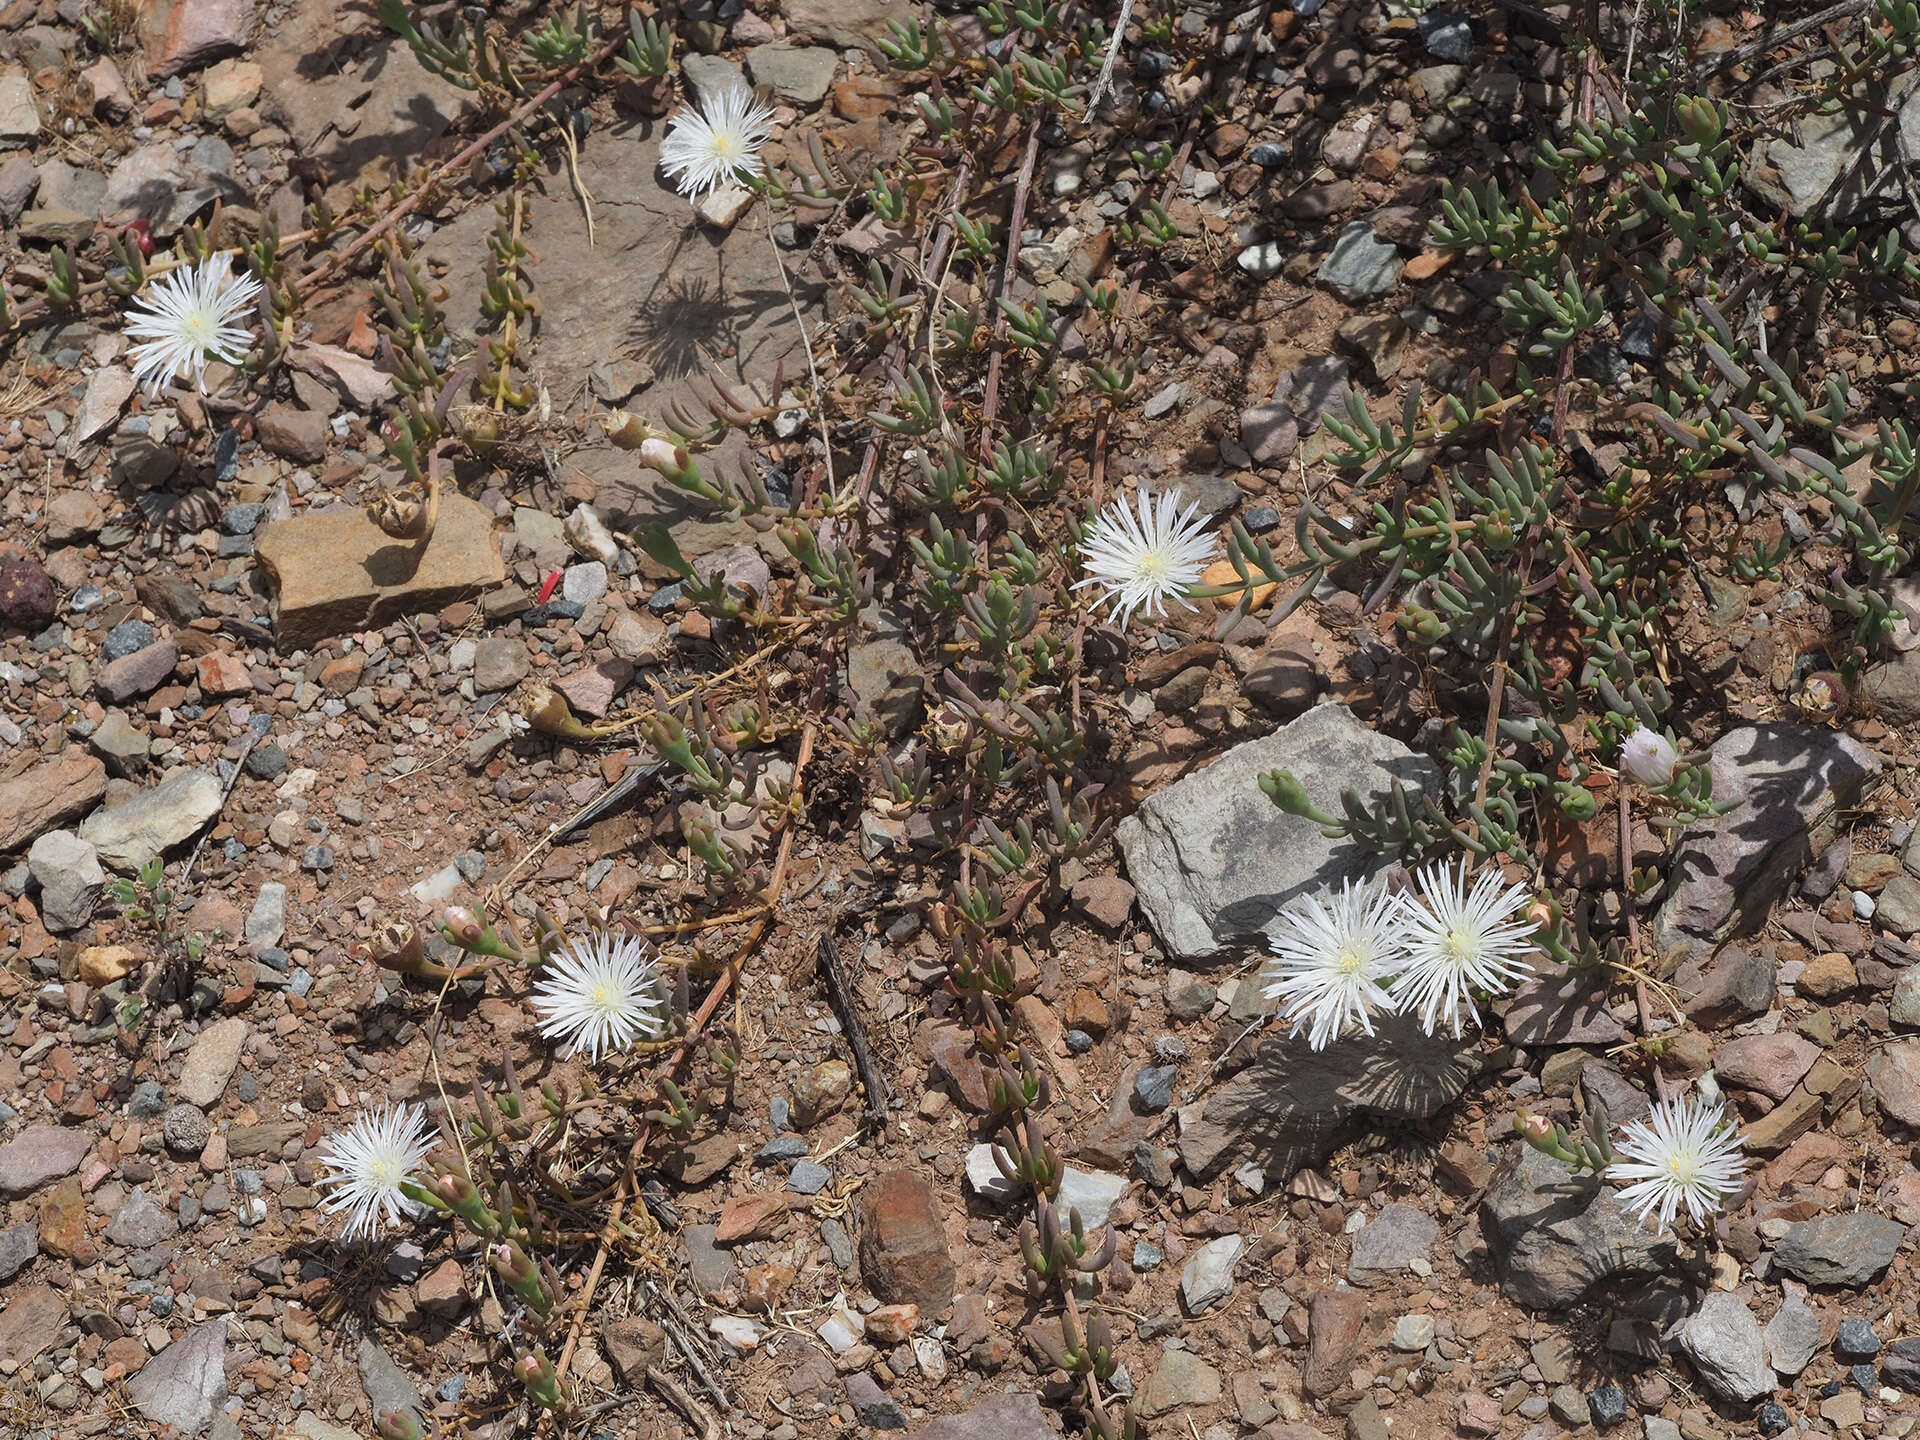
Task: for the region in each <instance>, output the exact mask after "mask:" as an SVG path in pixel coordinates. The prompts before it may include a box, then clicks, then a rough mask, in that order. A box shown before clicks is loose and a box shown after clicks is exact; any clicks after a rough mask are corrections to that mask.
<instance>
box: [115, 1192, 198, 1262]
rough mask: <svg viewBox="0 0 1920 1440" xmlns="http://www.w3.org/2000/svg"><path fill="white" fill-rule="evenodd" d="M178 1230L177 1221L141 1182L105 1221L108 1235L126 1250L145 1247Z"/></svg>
mask: <svg viewBox="0 0 1920 1440" xmlns="http://www.w3.org/2000/svg"><path fill="white" fill-rule="evenodd" d="M179 1233H180V1222H179V1221H178V1220H176V1219H174V1217H173V1214H172V1212H171V1211H167V1210H162V1209H161V1208H160V1207H159V1206H158V1205H156V1204H154V1203H153V1197H152V1196H150V1195H148V1194H147V1191H146V1187H145V1186H143V1185H136V1186H134V1187H133V1191H132V1193H131V1194H129V1195H128V1196H127V1198H126V1199H125V1200H122V1201H121V1202H120V1208H119V1209H118V1210H116V1211H114V1212H113V1219H111V1220H109V1221H108V1222H107V1239H109V1240H111V1241H112V1242H113V1243H114V1244H116V1245H124V1246H126V1247H127V1249H129V1250H145V1249H147V1248H149V1247H150V1246H154V1245H158V1244H159V1243H160V1242H161V1241H162V1240H171V1239H172V1238H173V1237H174V1236H175V1235H178V1234H179Z"/></svg>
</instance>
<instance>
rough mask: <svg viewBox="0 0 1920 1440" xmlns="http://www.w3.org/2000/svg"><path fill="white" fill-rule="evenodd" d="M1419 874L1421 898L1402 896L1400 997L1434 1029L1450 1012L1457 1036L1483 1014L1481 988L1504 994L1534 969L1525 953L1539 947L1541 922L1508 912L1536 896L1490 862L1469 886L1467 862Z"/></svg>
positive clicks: (1402, 1004) (1401, 1002) (1403, 1007)
mask: <svg viewBox="0 0 1920 1440" xmlns="http://www.w3.org/2000/svg"><path fill="white" fill-rule="evenodd" d="M1419 881H1420V898H1419V899H1417V900H1416V899H1413V898H1412V897H1410V896H1406V895H1400V896H1397V897H1395V899H1396V903H1397V905H1398V909H1399V915H1398V920H1399V925H1400V944H1401V949H1402V952H1403V958H1402V961H1401V968H1400V974H1399V975H1398V976H1397V977H1396V978H1395V980H1394V982H1393V985H1392V987H1391V989H1392V994H1393V999H1394V1003H1395V1004H1396V1005H1397V1006H1398V1007H1399V1008H1400V1009H1401V1010H1402V1011H1403V1012H1407V1013H1411V1012H1412V1011H1415V1010H1418V1011H1419V1013H1420V1028H1421V1029H1423V1030H1425V1031H1426V1032H1427V1034H1429V1035H1432V1034H1435V1033H1437V1027H1438V1026H1439V1024H1440V1022H1441V1021H1442V1020H1443V1019H1444V1020H1445V1023H1446V1025H1447V1027H1448V1028H1449V1029H1450V1030H1452V1032H1453V1037H1454V1038H1455V1039H1456V1040H1457V1039H1459V1038H1460V1035H1461V1033H1462V1031H1463V1029H1464V1022H1465V1020H1467V1019H1475V1020H1477V1019H1478V1018H1479V1010H1478V1009H1477V1007H1476V1006H1475V1003H1474V999H1473V992H1474V991H1476V990H1479V991H1485V992H1486V993H1487V994H1490V995H1499V994H1503V993H1504V992H1505V991H1506V990H1508V989H1509V988H1510V987H1511V986H1512V984H1513V982H1514V981H1515V980H1516V979H1518V978H1519V977H1521V976H1523V975H1527V974H1530V973H1532V970H1533V965H1532V963H1531V962H1530V961H1528V960H1526V959H1524V958H1522V957H1523V956H1525V955H1526V954H1527V953H1528V952H1529V951H1531V950H1532V949H1533V948H1534V945H1533V932H1534V927H1533V926H1532V925H1528V924H1524V923H1520V922H1517V921H1514V920H1511V919H1509V918H1508V917H1509V916H1511V915H1512V914H1513V913H1514V911H1516V910H1518V909H1520V908H1521V907H1522V906H1523V905H1526V904H1527V903H1528V901H1529V898H1530V897H1529V896H1528V893H1527V890H1526V888H1525V887H1524V886H1521V885H1509V886H1506V887H1504V888H1503V887H1502V885H1501V883H1500V872H1499V871H1497V870H1495V869H1493V868H1492V867H1491V866H1489V867H1488V868H1487V869H1485V870H1482V871H1481V872H1480V875H1479V877H1478V878H1477V879H1476V880H1475V881H1474V882H1473V885H1472V886H1471V887H1469V886H1468V885H1467V866H1466V863H1465V862H1464V861H1462V862H1461V864H1460V867H1459V868H1458V869H1457V870H1456V869H1455V868H1454V867H1453V866H1451V865H1446V864H1441V865H1431V866H1428V867H1427V868H1426V869H1425V870H1422V871H1420V872H1419Z"/></svg>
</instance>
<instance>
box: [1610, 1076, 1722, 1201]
mask: <svg viewBox="0 0 1920 1440" xmlns="http://www.w3.org/2000/svg"><path fill="white" fill-rule="evenodd" d="M1614 1148H1615V1150H1616V1151H1617V1153H1618V1154H1619V1155H1620V1156H1621V1158H1620V1159H1617V1160H1615V1161H1614V1162H1613V1164H1611V1165H1609V1166H1608V1167H1607V1178H1608V1179H1609V1180H1627V1181H1631V1182H1632V1183H1631V1184H1629V1185H1628V1186H1627V1188H1626V1189H1624V1190H1622V1191H1621V1192H1620V1203H1621V1204H1622V1205H1624V1206H1625V1207H1626V1208H1627V1209H1628V1210H1629V1211H1630V1212H1632V1214H1633V1216H1634V1222H1635V1225H1636V1226H1639V1225H1644V1224H1645V1223H1646V1219H1647V1216H1649V1215H1654V1216H1656V1217H1657V1224H1658V1227H1659V1228H1660V1229H1662V1230H1665V1229H1667V1228H1668V1227H1670V1226H1671V1225H1672V1224H1673V1217H1674V1215H1675V1213H1676V1212H1677V1211H1678V1210H1679V1208H1680V1207H1681V1206H1682V1205H1685V1206H1686V1207H1687V1214H1688V1215H1690V1216H1692V1217H1693V1223H1694V1224H1695V1225H1704V1224H1705V1223H1706V1219H1707V1216H1709V1215H1711V1214H1713V1213H1714V1212H1715V1211H1716V1210H1720V1209H1722V1208H1724V1207H1725V1205H1726V1199H1727V1196H1729V1195H1731V1194H1732V1193H1733V1192H1734V1190H1735V1189H1736V1188H1738V1186H1739V1184H1740V1177H1741V1176H1742V1175H1744V1174H1745V1173H1746V1170H1747V1161H1746V1157H1745V1156H1744V1155H1742V1154H1741V1153H1740V1139H1739V1137H1738V1136H1737V1135H1736V1134H1735V1133H1734V1128H1733V1123H1732V1122H1731V1121H1730V1120H1728V1119H1727V1115H1726V1111H1725V1110H1724V1109H1723V1108H1722V1107H1721V1106H1719V1105H1716V1104H1709V1103H1708V1102H1707V1101H1706V1100H1704V1099H1695V1098H1693V1097H1691V1096H1689V1097H1685V1098H1682V1099H1677V1100H1662V1101H1661V1102H1660V1103H1659V1104H1657V1105H1655V1106H1654V1107H1653V1112H1652V1113H1651V1114H1650V1115H1648V1116H1647V1118H1646V1119H1644V1120H1635V1121H1632V1122H1631V1123H1629V1124H1628V1125H1627V1126H1626V1129H1625V1131H1624V1133H1623V1134H1622V1136H1621V1139H1620V1143H1619V1144H1618V1145H1617V1146H1615V1147H1614Z"/></svg>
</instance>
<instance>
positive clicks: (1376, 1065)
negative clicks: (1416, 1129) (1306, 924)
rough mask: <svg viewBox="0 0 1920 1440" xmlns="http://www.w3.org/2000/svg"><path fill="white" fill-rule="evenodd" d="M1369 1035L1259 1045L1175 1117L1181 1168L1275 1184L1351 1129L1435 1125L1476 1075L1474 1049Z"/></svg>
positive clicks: (1280, 1039) (1378, 1025) (1406, 1032)
mask: <svg viewBox="0 0 1920 1440" xmlns="http://www.w3.org/2000/svg"><path fill="white" fill-rule="evenodd" d="M1244 988H1245V987H1244V985H1243V986H1242V989H1244ZM1374 1030H1375V1032H1376V1033H1375V1036H1374V1038H1373V1039H1372V1040H1371V1041H1369V1042H1368V1043H1367V1044H1365V1045H1335V1046H1332V1047H1331V1048H1329V1049H1326V1050H1322V1051H1319V1052H1315V1051H1312V1050H1309V1049H1308V1048H1307V1042H1306V1039H1305V1037H1304V1036H1275V1037H1272V1038H1270V1039H1268V1040H1266V1041H1264V1042H1263V1043H1262V1044H1261V1046H1260V1048H1259V1051H1258V1052H1257V1054H1256V1056H1255V1059H1254V1063H1253V1064H1252V1065H1250V1066H1248V1067H1247V1068H1246V1069H1245V1070H1242V1071H1241V1072H1240V1073H1239V1074H1238V1075H1235V1076H1234V1077H1233V1078H1232V1079H1231V1080H1229V1081H1227V1082H1226V1083H1225V1084H1224V1085H1222V1086H1220V1088H1219V1089H1217V1090H1215V1091H1214V1092H1213V1094H1212V1095H1211V1096H1209V1097H1208V1099H1207V1100H1206V1102H1205V1105H1204V1107H1202V1108H1201V1109H1200V1113H1199V1114H1198V1115H1194V1114H1193V1112H1192V1110H1191V1109H1188V1110H1183V1111H1182V1112H1181V1114H1182V1117H1183V1118H1182V1121H1181V1125H1180V1140H1179V1151H1180V1162H1181V1164H1183V1165H1185V1166H1186V1167H1187V1169H1188V1171H1189V1172H1191V1173H1192V1174H1193V1175H1194V1176H1195V1177H1196V1178H1198V1179H1208V1178H1211V1177H1212V1176H1214V1175H1216V1174H1218V1173H1219V1172H1220V1171H1222V1170H1225V1169H1237V1168H1239V1166H1240V1165H1241V1164H1242V1163H1243V1162H1247V1161H1251V1162H1252V1163H1253V1164H1255V1165H1256V1166H1257V1167H1258V1168H1259V1169H1260V1170H1261V1171H1262V1172H1263V1173H1264V1174H1265V1175H1266V1177H1267V1179H1268V1180H1269V1181H1271V1182H1275V1183H1278V1182H1280V1181H1283V1180H1285V1179H1287V1178H1288V1177H1290V1176H1291V1175H1293V1173H1294V1172H1295V1171H1297V1170H1299V1169H1300V1168H1301V1167H1302V1166H1304V1165H1317V1164H1319V1163H1320V1162H1321V1161H1322V1160H1325V1159H1326V1158H1327V1156H1328V1155H1330V1154H1332V1153H1333V1148H1334V1145H1335V1143H1336V1141H1337V1140H1338V1138H1339V1135H1340V1131H1341V1129H1342V1127H1344V1126H1345V1124H1346V1123H1347V1121H1348V1120H1350V1119H1353V1118H1355V1117H1365V1118H1368V1119H1371V1120H1374V1121H1377V1122H1385V1123H1387V1124H1388V1125H1391V1124H1392V1123H1393V1122H1395V1121H1406V1120H1422V1119H1426V1118H1427V1117H1428V1116H1431V1115H1433V1114H1434V1113H1435V1112H1436V1111H1438V1110H1439V1109H1440V1108H1441V1107H1442V1106H1443V1105H1446V1104H1448V1103H1450V1102H1451V1101H1453V1100H1454V1099H1456V1098H1457V1097H1458V1096H1459V1094H1460V1092H1461V1091H1462V1090H1463V1089H1465V1088H1466V1084H1467V1081H1468V1080H1469V1079H1470V1078H1472V1076H1473V1074H1474V1072H1475V1069H1476V1067H1477V1061H1476V1059H1475V1054H1476V1052H1477V1044H1476V1042H1474V1041H1472V1040H1465V1041H1457V1042H1456V1041H1452V1040H1448V1039H1446V1038H1444V1037H1435V1036H1429V1035H1426V1034H1423V1033H1422V1032H1421V1030H1420V1027H1419V1024H1418V1022H1417V1021H1415V1020H1413V1019H1412V1018H1410V1017H1405V1016H1389V1017H1384V1018H1381V1019H1377V1020H1376V1021H1375V1023H1374ZM1563 1169H1564V1167H1563Z"/></svg>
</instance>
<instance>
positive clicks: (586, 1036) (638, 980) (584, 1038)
mask: <svg viewBox="0 0 1920 1440" xmlns="http://www.w3.org/2000/svg"><path fill="white" fill-rule="evenodd" d="M658 975H659V972H658V971H657V970H656V969H655V967H654V964H653V962H652V961H651V960H649V959H648V958H647V946H646V942H645V941H644V940H642V939H640V938H639V937H638V936H635V935H626V934H621V933H618V932H615V931H605V932H602V933H601V934H598V935H592V936H588V937H587V938H585V939H580V940H572V941H569V942H568V943H567V945H566V947H565V948H564V949H562V950H560V951H559V952H558V953H557V954H555V955H554V956H553V957H552V958H551V959H550V960H548V961H547V971H546V975H545V977H544V978H543V979H542V980H541V981H540V983H539V984H537V985H535V986H534V987H533V1008H534V1010H535V1011H536V1012H538V1014H539V1015H540V1033H541V1034H542V1035H544V1036H546V1037H547V1038H548V1039H549V1040H566V1041H570V1042H571V1043H572V1045H573V1048H574V1049H575V1050H577V1051H578V1052H579V1053H580V1054H582V1055H584V1056H586V1057H587V1059H589V1060H598V1059H599V1058H600V1057H601V1056H602V1055H605V1054H608V1053H609V1052H611V1051H615V1050H624V1049H626V1048H627V1047H628V1046H629V1045H631V1044H633V1042H634V1041H635V1040H638V1039H642V1038H645V1037H651V1036H655V1035H658V1034H659V1033H660V1032H661V1030H662V1028H663V1027H662V1024H661V1016H660V1013H659V1012H660V1008H661V1000H660V996H659V993H658V987H657V984H656V982H657V979H658Z"/></svg>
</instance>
